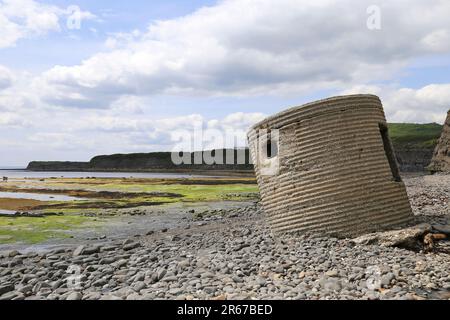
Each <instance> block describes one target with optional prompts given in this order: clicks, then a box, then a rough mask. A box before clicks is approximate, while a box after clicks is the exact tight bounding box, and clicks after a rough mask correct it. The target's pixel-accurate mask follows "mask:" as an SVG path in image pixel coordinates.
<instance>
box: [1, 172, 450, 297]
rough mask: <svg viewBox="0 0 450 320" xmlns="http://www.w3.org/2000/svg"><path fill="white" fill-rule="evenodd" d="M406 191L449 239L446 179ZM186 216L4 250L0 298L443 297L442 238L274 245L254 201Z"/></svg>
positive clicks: (421, 216)
mask: <svg viewBox="0 0 450 320" xmlns="http://www.w3.org/2000/svg"><path fill="white" fill-rule="evenodd" d="M405 184H406V186H407V190H408V194H409V197H410V201H411V203H412V206H413V211H414V214H415V220H416V221H415V224H416V225H420V228H419V229H420V230H428V232H431V231H433V232H435V234H440V235H442V234H444V235H445V234H446V235H447V236H448V234H449V231H450V230H449V228H450V207H449V197H450V176H449V175H434V176H424V175H409V176H407V177H405ZM189 213H190V214H189V215H187V216H186V217H184V218H182V219H180V223H179V224H177V225H176V226H174V227H173V228H165V227H161V228H160V229H156V230H155V229H153V230H149V231H148V232H142V234H137V235H133V236H128V237H125V238H122V239H121V238H120V237H115V238H110V237H105V238H104V239H97V240H95V241H86V243H77V244H76V245H75V244H74V245H72V246H65V247H62V248H58V249H51V250H44V251H42V250H39V251H33V250H6V251H5V250H3V251H2V255H1V259H0V299H2V300H10V299H12V300H23V299H25V300H36V299H37V300H40V299H51V300H81V299H83V300H98V299H101V300H116V299H117V300H139V299H152V300H153V299H180V300H195V299H214V300H238V299H254V300H260V299H311V300H316V299H363V300H367V299H370V300H372V299H413V300H422V299H450V274H449V269H450V244H449V242H448V238H447V239H444V238H443V239H439V240H436V241H435V242H434V243H433V246H432V247H430V246H427V245H426V244H424V243H423V242H424V239H423V236H424V235H425V233H423V232H422V233H420V232H419V233H416V234H414V235H413V236H412V237H411V238H409V239H407V240H408V241H397V242H396V241H393V242H390V243H383V241H378V242H377V241H367V239H363V238H361V239H335V238H325V237H321V235H320V234H308V235H290V236H286V235H283V236H276V237H275V236H274V235H272V233H271V231H270V230H269V228H268V227H267V226H266V224H265V219H264V212H263V211H262V209H261V208H260V207H259V205H258V202H257V201H243V202H242V203H241V204H240V205H239V206H235V207H232V208H222V209H208V210H204V211H201V210H200V209H192V210H190V211H189ZM372 236H373V237H372V238H383V236H381V237H377V236H376V235H372ZM372 240H373V239H372ZM406 244H408V245H406Z"/></svg>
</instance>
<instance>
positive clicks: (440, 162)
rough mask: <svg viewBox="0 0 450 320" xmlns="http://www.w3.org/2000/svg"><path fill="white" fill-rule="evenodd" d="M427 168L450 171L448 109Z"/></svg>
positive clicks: (449, 117) (449, 122) (449, 118)
mask: <svg viewBox="0 0 450 320" xmlns="http://www.w3.org/2000/svg"><path fill="white" fill-rule="evenodd" d="M429 170H430V171H431V172H450V110H449V111H448V113H447V119H446V120H445V124H444V128H443V130H442V134H441V138H440V139H439V142H438V145H437V147H436V149H435V151H434V154H433V159H432V162H431V165H430V167H429Z"/></svg>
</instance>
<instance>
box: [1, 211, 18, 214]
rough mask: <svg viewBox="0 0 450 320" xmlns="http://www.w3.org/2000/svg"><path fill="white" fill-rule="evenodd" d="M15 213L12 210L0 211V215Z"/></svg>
mask: <svg viewBox="0 0 450 320" xmlns="http://www.w3.org/2000/svg"><path fill="white" fill-rule="evenodd" d="M15 213H16V212H15V211H12V210H0V215H13V214H15Z"/></svg>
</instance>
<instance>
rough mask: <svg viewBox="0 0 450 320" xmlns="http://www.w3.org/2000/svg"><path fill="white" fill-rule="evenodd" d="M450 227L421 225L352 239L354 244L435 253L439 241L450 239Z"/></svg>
mask: <svg viewBox="0 0 450 320" xmlns="http://www.w3.org/2000/svg"><path fill="white" fill-rule="evenodd" d="M449 235H450V225H433V226H432V225H430V224H427V223H423V224H419V225H416V226H413V227H410V228H405V229H400V230H393V231H386V232H376V233H370V234H367V235H363V236H360V237H358V238H355V239H352V242H353V243H354V244H365V245H371V244H372V245H380V246H382V247H397V248H404V249H409V250H414V251H419V250H424V251H426V252H429V251H433V250H434V249H435V247H436V243H437V242H438V241H442V240H447V239H449Z"/></svg>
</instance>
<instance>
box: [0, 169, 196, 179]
mask: <svg viewBox="0 0 450 320" xmlns="http://www.w3.org/2000/svg"><path fill="white" fill-rule="evenodd" d="M2 176H3V177H8V178H9V179H20V178H22V179H23V178H36V179H45V178H61V177H63V178H88V177H92V178H181V179H185V178H200V177H204V176H202V175H193V174H179V173H157V172H71V171H70V172H69V171H67V172H66V171H57V172H56V171H55V172H54V171H47V172H38V171H27V170H10V169H8V170H3V169H0V178H1V177H2Z"/></svg>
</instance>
